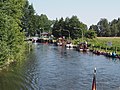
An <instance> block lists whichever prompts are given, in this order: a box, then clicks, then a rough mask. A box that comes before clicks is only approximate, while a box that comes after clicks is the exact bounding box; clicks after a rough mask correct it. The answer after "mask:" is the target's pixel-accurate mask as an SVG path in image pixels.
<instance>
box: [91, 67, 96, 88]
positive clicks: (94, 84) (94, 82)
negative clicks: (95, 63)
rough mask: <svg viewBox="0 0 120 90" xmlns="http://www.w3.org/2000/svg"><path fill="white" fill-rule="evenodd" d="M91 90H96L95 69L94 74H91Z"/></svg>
mask: <svg viewBox="0 0 120 90" xmlns="http://www.w3.org/2000/svg"><path fill="white" fill-rule="evenodd" d="M92 90H97V89H96V68H95V69H94V73H93V82H92Z"/></svg>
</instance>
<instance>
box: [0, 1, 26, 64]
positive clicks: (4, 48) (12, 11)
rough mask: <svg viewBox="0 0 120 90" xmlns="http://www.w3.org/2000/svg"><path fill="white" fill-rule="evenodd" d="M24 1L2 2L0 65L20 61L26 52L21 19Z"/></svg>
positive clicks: (0, 11)
mask: <svg viewBox="0 0 120 90" xmlns="http://www.w3.org/2000/svg"><path fill="white" fill-rule="evenodd" d="M24 5H25V2H24V0H4V1H0V7H1V8H0V63H5V62H8V61H10V60H20V58H21V56H22V55H23V52H24V50H25V44H24V39H25V38H24V33H23V32H21V27H20V24H21V22H20V19H21V17H22V15H23V13H22V10H23V7H24Z"/></svg>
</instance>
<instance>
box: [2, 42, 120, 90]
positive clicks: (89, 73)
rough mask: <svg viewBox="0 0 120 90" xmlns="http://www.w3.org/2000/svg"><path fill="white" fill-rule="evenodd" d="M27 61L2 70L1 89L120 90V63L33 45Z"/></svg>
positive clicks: (46, 46)
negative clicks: (94, 78) (93, 86)
mask: <svg viewBox="0 0 120 90" xmlns="http://www.w3.org/2000/svg"><path fill="white" fill-rule="evenodd" d="M34 46H35V47H34V50H33V51H32V52H30V53H29V56H28V58H27V60H25V61H24V62H21V63H17V64H12V65H10V67H9V68H6V69H4V70H2V71H0V90H91V86H92V78H93V70H94V68H95V67H96V68H97V74H96V80H97V82H96V83H97V90H120V61H119V60H118V59H112V58H106V57H104V56H96V55H94V54H92V53H90V52H88V53H81V52H77V51H75V50H73V49H65V48H62V47H57V46H53V45H43V44H36V45H34Z"/></svg>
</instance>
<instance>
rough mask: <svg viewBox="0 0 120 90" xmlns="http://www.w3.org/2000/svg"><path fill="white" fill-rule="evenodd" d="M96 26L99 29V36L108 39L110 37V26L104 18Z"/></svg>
mask: <svg viewBox="0 0 120 90" xmlns="http://www.w3.org/2000/svg"><path fill="white" fill-rule="evenodd" d="M97 26H98V28H99V32H100V36H103V37H105V36H106V37H109V36H110V35H111V30H110V26H109V22H108V20H107V19H105V18H104V19H101V20H100V21H99V22H98V24H97Z"/></svg>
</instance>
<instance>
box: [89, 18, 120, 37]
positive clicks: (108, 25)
mask: <svg viewBox="0 0 120 90" xmlns="http://www.w3.org/2000/svg"><path fill="white" fill-rule="evenodd" d="M89 29H93V30H94V31H95V32H96V34H97V36H98V37H119V36H120V18H118V19H114V20H112V21H111V22H108V20H107V19H106V18H102V19H100V21H99V22H98V23H97V25H91V26H90V28H89Z"/></svg>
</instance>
